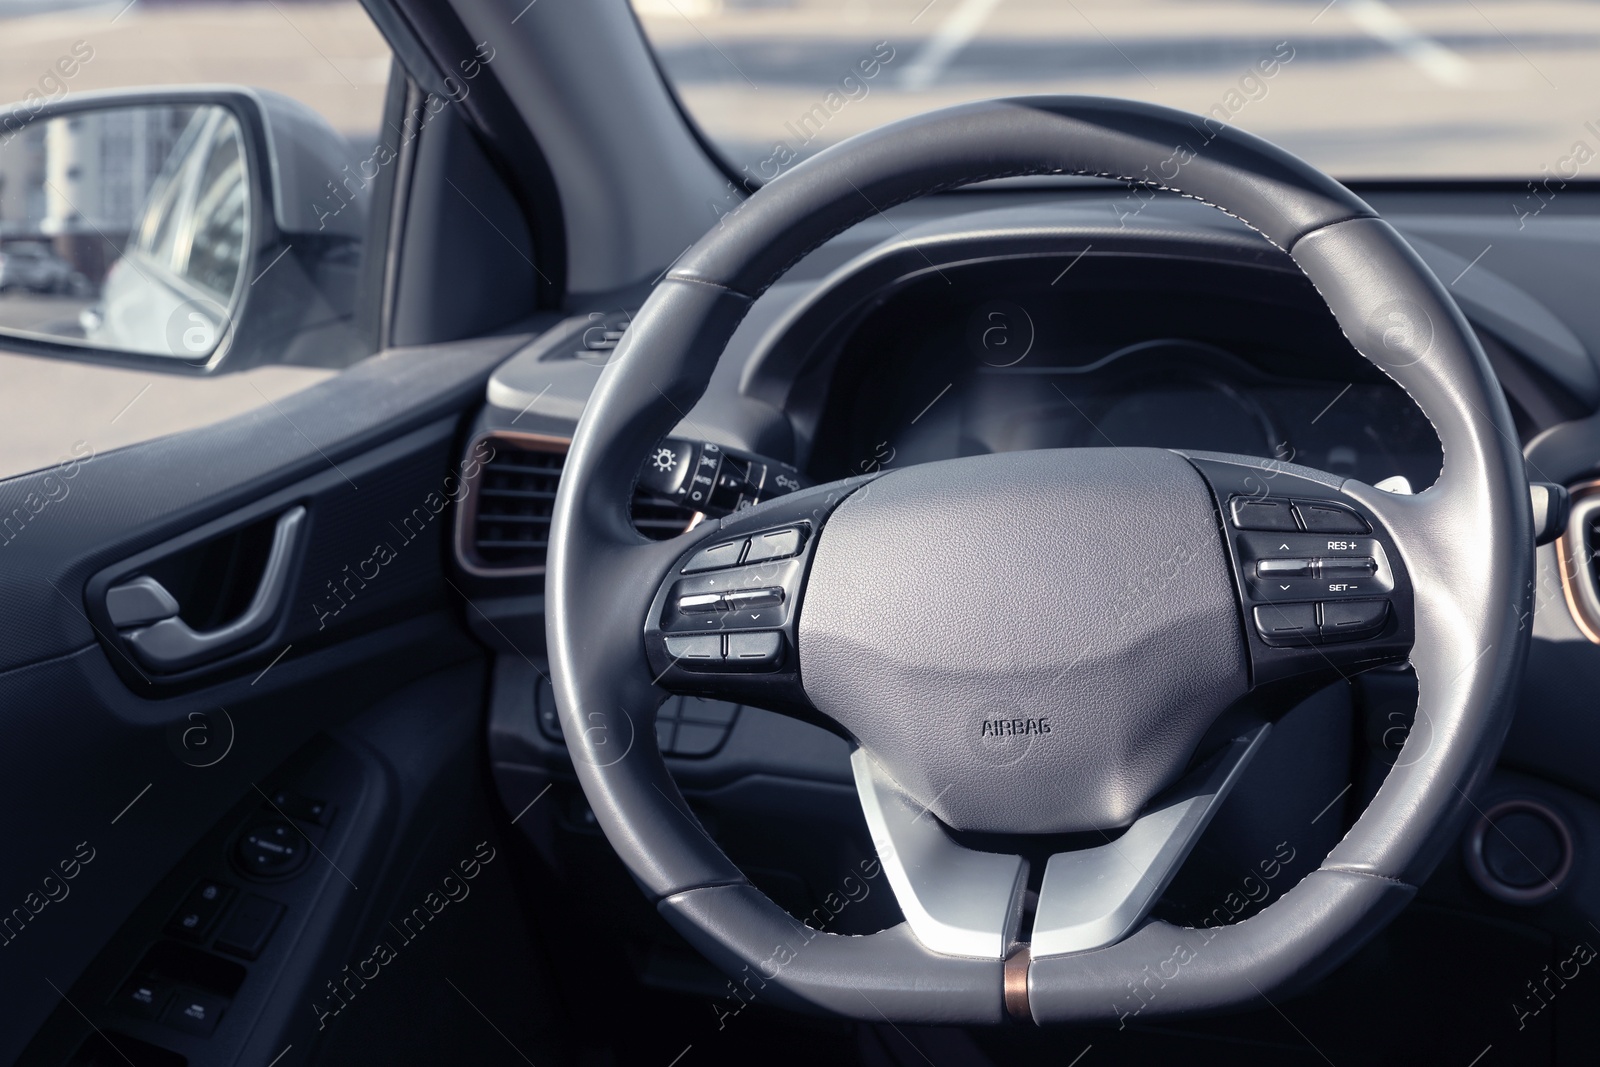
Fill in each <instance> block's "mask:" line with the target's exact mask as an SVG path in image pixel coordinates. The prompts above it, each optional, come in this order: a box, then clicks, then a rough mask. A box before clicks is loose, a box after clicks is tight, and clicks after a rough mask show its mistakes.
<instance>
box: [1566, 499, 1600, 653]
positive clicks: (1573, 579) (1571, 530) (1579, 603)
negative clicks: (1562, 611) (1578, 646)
mask: <svg viewBox="0 0 1600 1067" xmlns="http://www.w3.org/2000/svg"><path fill="white" fill-rule="evenodd" d="M1568 491H1569V492H1570V493H1571V494H1572V514H1571V516H1570V517H1569V518H1568V520H1567V528H1566V530H1564V531H1562V534H1561V536H1560V537H1558V538H1556V563H1557V569H1558V570H1559V572H1560V575H1561V596H1562V598H1563V599H1565V600H1566V602H1567V612H1568V613H1569V614H1570V615H1571V616H1572V621H1573V623H1574V625H1576V626H1577V627H1578V630H1579V631H1580V632H1581V633H1582V634H1583V636H1584V637H1586V638H1588V639H1589V640H1590V641H1592V642H1593V643H1595V644H1597V645H1600V589H1596V588H1594V586H1593V585H1592V584H1591V586H1590V587H1589V588H1588V589H1580V588H1578V586H1577V582H1578V581H1579V580H1580V579H1581V580H1583V581H1586V582H1590V583H1593V581H1594V579H1593V577H1592V574H1593V572H1592V571H1590V569H1589V566H1590V560H1589V551H1590V549H1589V544H1588V537H1587V535H1586V533H1585V531H1584V526H1585V525H1586V524H1587V523H1588V521H1589V519H1590V517H1591V514H1592V513H1593V511H1594V510H1595V507H1596V501H1595V498H1596V497H1600V481H1593V482H1583V483H1581V484H1579V485H1574V486H1572V487H1571V488H1570V489H1569V490H1568ZM1586 594H1587V595H1586Z"/></svg>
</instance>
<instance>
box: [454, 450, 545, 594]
mask: <svg viewBox="0 0 1600 1067" xmlns="http://www.w3.org/2000/svg"><path fill="white" fill-rule="evenodd" d="M488 444H489V446H490V447H491V448H493V449H494V452H493V455H492V456H491V458H490V459H489V460H488V462H486V463H485V464H484V465H483V469H482V470H481V471H480V472H479V474H478V477H477V478H476V479H475V480H474V482H473V485H472V490H471V497H470V501H471V504H470V506H469V507H468V508H467V509H466V511H467V512H470V515H468V516H465V517H466V518H468V519H469V520H470V521H468V522H467V523H465V526H466V529H467V537H466V538H464V543H463V544H462V548H463V550H464V551H463V553H462V555H463V556H464V557H465V560H466V562H467V563H468V564H470V566H469V568H468V569H469V570H476V571H480V572H493V573H496V574H542V573H544V563H545V556H546V553H547V552H548V550H549V546H550V512H551V509H552V508H554V507H555V502H556V486H557V484H558V483H559V482H560V481H561V467H562V464H564V463H565V462H566V460H567V442H566V441H563V440H561V439H560V438H553V437H550V438H547V437H538V436H535V435H532V434H526V435H523V434H518V435H515V436H513V435H510V434H506V435H496V436H494V437H491V438H490V439H489V442H488Z"/></svg>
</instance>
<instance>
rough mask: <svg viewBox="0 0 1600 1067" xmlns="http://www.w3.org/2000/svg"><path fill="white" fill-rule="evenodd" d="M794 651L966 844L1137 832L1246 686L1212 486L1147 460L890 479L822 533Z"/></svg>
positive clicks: (1060, 453) (1117, 453)
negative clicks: (984, 837) (1141, 815)
mask: <svg viewBox="0 0 1600 1067" xmlns="http://www.w3.org/2000/svg"><path fill="white" fill-rule="evenodd" d="M798 644H799V652H800V673H801V678H802V679H803V684H804V686H805V690H806V693H807V695H808V696H809V697H810V698H811V700H812V702H813V703H814V704H815V705H816V706H817V708H818V710H820V711H822V712H823V713H824V714H826V715H828V716H830V717H831V718H833V719H834V720H835V721H836V722H838V723H840V724H841V725H842V726H844V727H845V728H846V729H847V730H849V731H850V732H851V733H852V734H853V735H854V736H855V738H856V739H857V740H858V741H859V742H860V743H861V744H862V745H863V746H865V747H866V749H867V750H868V751H869V752H870V753H871V754H872V755H873V756H874V757H875V758H876V759H877V760H878V761H879V763H880V764H882V766H883V767H884V769H885V770H887V771H888V772H889V773H890V774H891V775H892V776H893V777H894V778H895V779H896V781H898V782H899V783H900V785H901V786H902V787H904V788H905V789H906V790H907V791H909V792H910V793H911V794H912V795H913V796H914V797H916V798H917V799H918V800H919V801H920V802H921V803H923V804H926V805H927V806H928V807H929V809H930V810H931V811H932V812H933V813H934V814H935V815H937V816H938V817H939V818H940V819H942V820H943V821H944V822H945V823H946V824H947V825H950V826H952V827H955V828H957V829H961V830H973V831H991V832H1019V833H1060V832H1068V831H1079V830H1090V829H1106V828H1110V827H1116V826H1123V825H1126V824H1127V823H1129V822H1130V821H1132V819H1133V818H1134V816H1135V815H1137V814H1138V812H1139V810H1140V808H1142V807H1143V806H1144V804H1145V803H1146V802H1147V801H1148V800H1149V799H1150V798H1151V797H1152V796H1153V795H1154V794H1155V793H1157V792H1158V791H1159V790H1160V789H1161V788H1162V787H1164V786H1165V785H1167V784H1169V783H1170V782H1172V781H1173V780H1174V779H1175V778H1176V777H1177V776H1178V774H1179V773H1180V772H1181V771H1182V769H1183V768H1184V765H1185V764H1186V763H1187V762H1188V760H1189V758H1190V756H1191V755H1192V754H1193V753H1194V749H1195V746H1196V745H1197V744H1198V742H1199V740H1200V738H1201V736H1202V735H1203V734H1204V733H1205V731H1206V729H1207V727H1209V726H1210V725H1211V724H1212V722H1213V721H1214V720H1215V719H1216V717H1217V716H1218V714H1219V713H1220V712H1222V711H1223V710H1224V709H1225V708H1227V707H1228V705H1230V704H1232V703H1233V702H1234V701H1236V700H1237V699H1238V698H1239V697H1241V696H1243V695H1244V692H1245V690H1246V687H1247V684H1248V678H1247V670H1246V665H1245V652H1244V643H1243V639H1242V635H1241V632H1240V620H1239V615H1238V608H1237V606H1236V600H1235V594H1234V590H1233V585H1232V578H1231V574H1230V571H1229V569H1228V563H1227V560H1226V558H1225V556H1224V548H1223V543H1222V540H1221V537H1220V536H1219V532H1218V527H1217V518H1216V513H1215V510H1214V507H1213V504H1212V500H1211V494H1210V490H1209V489H1208V488H1207V486H1206V484H1205V483H1204V481H1202V480H1201V478H1200V476H1199V474H1198V473H1197V472H1196V471H1195V469H1194V468H1193V467H1192V466H1190V464H1189V463H1188V462H1187V461H1186V460H1184V459H1183V457H1181V456H1179V455H1177V454H1176V453H1173V452H1167V451H1164V450H1161V449H1151V448H1103V449H1099V448H1097V449H1055V450H1048V451H1037V452H1016V453H1009V454H1003V455H992V456H977V457H972V458H968V459H957V460H947V461H944V462H939V463H929V464H924V465H920V466H916V467H910V468H907V469H905V470H901V471H893V472H891V473H889V474H886V475H884V476H883V477H881V478H879V479H877V480H876V481H874V482H872V483H870V484H869V485H867V486H865V487H864V488H862V489H861V490H859V491H858V492H856V493H855V494H853V495H852V496H850V497H849V498H848V499H847V500H846V501H845V502H844V503H843V504H842V505H841V506H840V507H839V508H838V509H837V510H836V511H835V512H834V513H833V514H832V516H831V517H830V518H829V519H828V522H827V525H826V526H825V527H824V528H823V530H822V532H821V535H820V538H819V541H818V544H817V549H816V556H815V559H814V561H813V564H812V569H811V575H810V578H809V581H808V584H807V588H806V592H805V600H804V602H803V604H802V605H801V613H800V631H799V642H798Z"/></svg>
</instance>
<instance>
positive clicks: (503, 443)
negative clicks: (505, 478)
mask: <svg viewBox="0 0 1600 1067" xmlns="http://www.w3.org/2000/svg"><path fill="white" fill-rule="evenodd" d="M485 442H487V443H488V444H489V446H490V448H492V449H494V450H495V451H494V452H493V453H492V454H491V457H490V459H488V460H483V461H480V463H479V465H478V470H477V472H476V473H475V474H473V475H472V476H471V477H468V478H464V479H463V480H464V481H465V482H466V492H465V493H464V494H463V496H462V498H461V506H460V507H458V508H456V533H455V549H456V562H457V563H459V564H460V565H461V569H462V570H464V571H466V572H467V573H468V574H475V575H477V576H478V577H480V578H519V577H530V576H533V575H539V574H543V573H544V567H543V566H538V567H497V566H495V565H494V564H493V563H489V562H486V561H485V560H483V559H481V558H479V556H478V554H477V552H475V551H474V550H473V547H472V533H473V528H474V527H475V526H476V525H477V522H478V483H479V482H481V481H482V480H483V472H484V470H485V469H486V468H487V467H488V466H489V463H490V462H491V461H492V459H493V456H494V455H498V454H499V448H500V447H505V448H508V449H511V450H513V451H516V452H554V453H558V454H565V453H566V451H567V450H568V449H569V448H570V447H571V446H572V441H571V439H570V438H566V437H552V436H550V435H549V434H542V433H523V432H520V431H514V430H490V431H488V432H486V433H481V434H479V435H478V436H476V437H474V438H473V439H472V443H471V444H469V445H468V446H467V452H466V455H467V457H468V458H470V457H472V456H474V455H476V454H477V451H478V447H479V446H480V445H482V444H484V443H485Z"/></svg>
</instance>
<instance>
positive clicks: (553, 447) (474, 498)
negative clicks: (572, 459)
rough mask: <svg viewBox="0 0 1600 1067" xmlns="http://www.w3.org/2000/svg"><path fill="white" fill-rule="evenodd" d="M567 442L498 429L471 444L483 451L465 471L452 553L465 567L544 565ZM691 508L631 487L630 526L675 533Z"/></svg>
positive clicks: (661, 534)
mask: <svg viewBox="0 0 1600 1067" xmlns="http://www.w3.org/2000/svg"><path fill="white" fill-rule="evenodd" d="M569 444H570V442H569V441H567V440H566V439H565V438H560V437H546V436H543V435H541V434H524V433H496V434H490V435H489V436H487V437H485V438H483V439H482V440H481V441H479V442H477V443H475V444H474V445H473V448H472V450H471V452H472V454H474V455H483V454H487V455H488V459H487V460H486V461H484V462H483V463H482V465H481V466H480V468H479V470H478V473H477V475H476V476H474V477H471V478H469V479H467V485H468V491H467V497H466V500H465V502H464V506H463V507H462V508H461V511H460V514H459V515H458V516H457V526H456V555H457V557H458V558H459V560H460V562H461V565H462V567H463V568H465V569H466V570H467V571H468V572H469V573H472V574H478V575H484V576H492V577H497V578H502V577H503V578H512V577H518V576H526V575H539V574H543V573H544V568H545V561H546V558H547V557H548V555H549V550H550V515H551V511H552V510H553V509H554V507H555V502H556V488H557V486H558V484H559V483H560V481H561V470H562V467H563V466H564V464H565V463H566V459H567V446H568V445H569ZM695 515H696V513H695V512H694V511H693V510H692V509H690V508H687V507H685V506H684V505H682V504H679V503H677V502H675V501H673V500H671V499H669V498H667V497H664V496H660V495H658V494H655V493H651V492H649V491H648V490H645V489H639V490H638V491H637V492H636V493H635V494H634V499H633V523H634V526H635V528H637V529H638V530H639V532H640V533H642V534H644V535H645V536H646V537H648V538H650V539H651V540H654V541H665V540H667V539H668V538H671V537H676V536H677V535H678V534H681V533H683V532H684V531H685V530H687V529H688V528H689V527H690V526H691V525H692V524H693V522H694V520H695Z"/></svg>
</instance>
